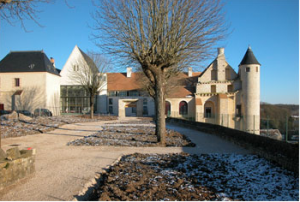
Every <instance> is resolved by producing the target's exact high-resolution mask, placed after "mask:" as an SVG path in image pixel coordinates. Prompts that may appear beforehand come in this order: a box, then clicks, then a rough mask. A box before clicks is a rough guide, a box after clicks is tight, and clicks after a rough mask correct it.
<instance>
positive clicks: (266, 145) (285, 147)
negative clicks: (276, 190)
mask: <svg viewBox="0 0 300 202" xmlns="http://www.w3.org/2000/svg"><path fill="white" fill-rule="evenodd" d="M166 121H167V122H168V123H176V124H180V125H183V126H188V127H189V128H192V129H196V130H199V131H202V132H205V133H208V134H213V135H217V136H219V137H221V138H224V139H227V140H229V141H231V142H233V143H235V144H237V145H239V146H242V147H244V148H246V149H249V150H250V151H252V152H253V153H255V154H257V155H259V156H261V157H264V158H266V159H268V160H270V161H272V162H274V163H277V164H279V165H280V166H282V167H284V168H286V169H288V170H290V171H293V172H296V173H299V144H289V143H287V142H283V141H279V140H275V139H271V138H268V137H263V136H260V135H254V134H250V133H247V132H243V131H239V130H235V129H231V128H226V127H223V126H220V125H214V124H209V123H201V122H194V121H187V120H183V119H176V118H167V119H166Z"/></svg>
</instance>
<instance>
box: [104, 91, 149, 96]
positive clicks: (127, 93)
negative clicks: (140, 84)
mask: <svg viewBox="0 0 300 202" xmlns="http://www.w3.org/2000/svg"><path fill="white" fill-rule="evenodd" d="M143 95H145V93H143V92H141V91H137V90H131V91H109V92H108V96H111V97H138V96H143Z"/></svg>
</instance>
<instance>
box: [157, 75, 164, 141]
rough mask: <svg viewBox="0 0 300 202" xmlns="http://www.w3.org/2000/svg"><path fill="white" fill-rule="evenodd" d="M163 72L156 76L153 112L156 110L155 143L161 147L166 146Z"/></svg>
mask: <svg viewBox="0 0 300 202" xmlns="http://www.w3.org/2000/svg"><path fill="white" fill-rule="evenodd" d="M164 78H165V76H164V71H163V70H162V71H161V72H159V73H158V74H157V75H156V85H155V105H156V107H155V110H156V130H155V133H156V135H157V142H158V143H159V144H160V145H161V146H166V137H165V132H166V120H165V98H164V93H165V92H164Z"/></svg>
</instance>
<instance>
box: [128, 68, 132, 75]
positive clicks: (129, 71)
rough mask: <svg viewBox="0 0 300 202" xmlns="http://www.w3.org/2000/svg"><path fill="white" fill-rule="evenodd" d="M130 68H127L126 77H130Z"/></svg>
mask: <svg viewBox="0 0 300 202" xmlns="http://www.w3.org/2000/svg"><path fill="white" fill-rule="evenodd" d="M131 72H132V68H131V67H127V77H131Z"/></svg>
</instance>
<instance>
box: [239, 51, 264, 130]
mask: <svg viewBox="0 0 300 202" xmlns="http://www.w3.org/2000/svg"><path fill="white" fill-rule="evenodd" d="M239 73H240V78H241V82H242V99H241V101H242V115H243V123H242V124H243V126H242V127H243V129H244V130H246V131H248V132H250V133H255V134H257V135H259V134H260V63H259V62H258V61H257V59H256V58H255V56H254V54H253V52H252V50H251V48H250V47H249V48H248V50H247V52H246V54H245V56H244V58H243V60H242V61H241V63H240V65H239Z"/></svg>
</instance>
